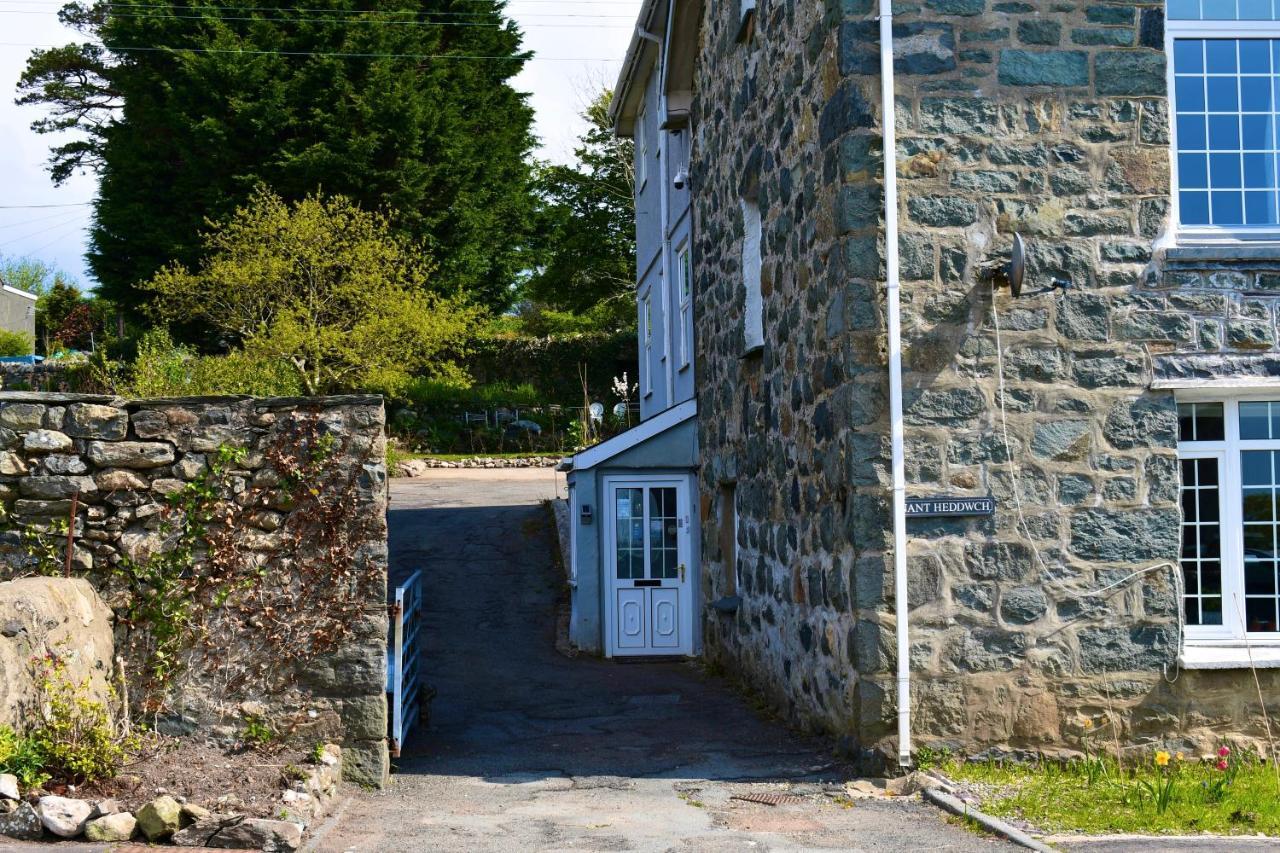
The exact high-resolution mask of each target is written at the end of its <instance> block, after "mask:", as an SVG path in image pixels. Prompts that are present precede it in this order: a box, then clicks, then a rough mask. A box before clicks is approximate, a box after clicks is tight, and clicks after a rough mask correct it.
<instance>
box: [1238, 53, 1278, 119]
mask: <svg viewBox="0 0 1280 853" xmlns="http://www.w3.org/2000/svg"><path fill="white" fill-rule="evenodd" d="M1248 43H1249V42H1245V44H1248ZM1240 110H1241V111H1242V112H1246V113H1265V112H1270V110H1271V78H1270V77H1260V76H1259V77H1241V78H1240Z"/></svg>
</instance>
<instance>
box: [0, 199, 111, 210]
mask: <svg viewBox="0 0 1280 853" xmlns="http://www.w3.org/2000/svg"><path fill="white" fill-rule="evenodd" d="M91 204H93V202H91V201H69V202H64V203H63V204H0V210H38V209H40V208H42V207H87V206H88V205H91Z"/></svg>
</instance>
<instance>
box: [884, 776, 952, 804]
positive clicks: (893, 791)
mask: <svg viewBox="0 0 1280 853" xmlns="http://www.w3.org/2000/svg"><path fill="white" fill-rule="evenodd" d="M940 787H943V785H942V782H941V781H940V780H938V779H935V778H934V777H932V776H930V775H928V774H927V773H921V772H920V771H919V770H917V771H915V772H913V773H909V774H907V775H906V776H903V777H901V778H898V779H890V780H889V781H888V782H887V783H886V784H885V791H886V793H888V794H890V795H891V796H894V797H909V796H911V795H912V794H917V793H919V792H920V791H923V790H924V789H925V788H940Z"/></svg>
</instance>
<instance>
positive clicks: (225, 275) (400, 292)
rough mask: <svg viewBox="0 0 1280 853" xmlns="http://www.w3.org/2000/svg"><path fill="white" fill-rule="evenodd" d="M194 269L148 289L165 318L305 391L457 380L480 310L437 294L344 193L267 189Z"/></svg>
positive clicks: (376, 217)
mask: <svg viewBox="0 0 1280 853" xmlns="http://www.w3.org/2000/svg"><path fill="white" fill-rule="evenodd" d="M204 250H205V251H204V256H205V259H204V261H202V262H201V265H200V267H199V268H198V269H196V270H195V271H192V270H189V269H188V268H186V267H185V266H182V265H173V266H169V267H165V268H164V269H162V270H161V271H160V272H159V273H158V274H157V275H156V276H155V277H154V278H153V279H151V281H149V282H147V283H146V284H145V285H144V286H143V289H144V290H145V291H146V292H147V293H149V294H150V295H151V296H152V297H153V298H154V299H153V302H152V307H153V310H154V312H155V315H156V317H157V318H158V319H160V320H165V321H170V322H172V321H187V320H191V321H194V322H196V323H201V324H205V325H207V326H208V327H209V328H210V329H211V330H212V331H213V332H214V333H215V334H216V335H217V336H218V337H219V339H220V340H222V341H223V342H224V343H225V344H226V345H227V346H228V347H231V348H236V349H237V350H238V351H242V352H243V353H245V354H247V355H249V356H252V357H254V358H257V359H267V360H273V359H274V360H277V361H282V362H285V363H287V364H289V365H291V366H292V368H293V370H294V371H295V372H296V374H297V377H298V381H299V382H300V383H301V385H302V388H303V390H304V391H306V393H308V394H323V393H331V392H335V391H349V390H375V391H383V392H386V393H397V392H399V391H401V390H403V388H404V387H406V385H407V384H408V382H409V380H410V378H411V377H413V376H417V375H420V376H427V377H435V378H455V377H459V376H461V375H462V372H461V369H460V368H459V367H458V366H457V365H456V363H455V362H454V361H453V358H454V356H455V355H456V354H457V353H460V352H462V351H463V350H464V349H465V346H466V341H467V340H468V339H469V338H470V336H471V334H472V332H473V330H474V329H475V327H476V324H477V322H478V321H479V319H480V316H481V313H482V312H481V311H480V309H477V308H474V307H472V306H470V305H468V304H467V303H466V302H465V301H464V300H463V299H461V298H459V297H456V296H444V295H440V294H436V293H433V292H431V288H430V286H429V282H430V277H431V275H432V274H433V271H432V268H431V265H430V262H429V261H427V260H426V253H425V251H424V250H423V249H422V247H421V246H420V245H418V244H415V243H412V242H410V241H409V240H408V239H406V238H404V237H401V236H397V235H395V234H394V233H393V232H392V230H391V228H390V223H389V219H388V217H387V216H384V215H383V214H380V213H371V212H368V211H365V210H362V209H360V208H359V207H358V206H356V204H355V203H354V202H352V201H351V200H350V199H347V198H343V197H341V196H334V197H331V198H321V197H320V196H308V197H307V198H305V199H303V200H302V201H300V202H293V203H289V202H286V201H284V200H283V199H281V198H280V197H279V196H277V195H275V194H273V193H271V192H269V191H266V190H259V191H257V192H256V193H255V194H254V195H253V197H252V198H251V199H250V204H249V206H248V207H245V208H241V209H239V210H237V211H236V213H235V214H234V215H233V216H232V217H231V218H230V219H228V220H227V221H226V222H224V223H223V224H222V225H221V226H220V227H219V228H217V229H216V230H215V231H213V232H212V233H210V234H209V235H208V236H207V237H206V239H205V243H204Z"/></svg>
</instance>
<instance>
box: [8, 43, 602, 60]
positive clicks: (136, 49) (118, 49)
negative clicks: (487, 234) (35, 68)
mask: <svg viewBox="0 0 1280 853" xmlns="http://www.w3.org/2000/svg"><path fill="white" fill-rule="evenodd" d="M0 47H24V48H35V49H37V50H57V49H58V48H60V47H65V45H51V44H21V43H18V42H0ZM101 47H102V48H103V49H104V50H109V51H111V52H112V53H218V54H222V53H226V54H234V55H241V56H323V57H335V58H339V59H476V60H501V61H505V62H618V61H620V59H619V58H618V57H616V56H536V55H534V56H525V55H516V56H481V55H478V54H463V53H330V52H328V51H319V50H232V49H230V48H213V47H154V46H151V47H142V46H127V47H126V46H123V45H119V46H117V45H101Z"/></svg>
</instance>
